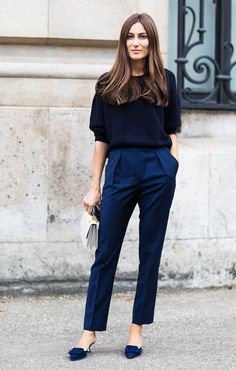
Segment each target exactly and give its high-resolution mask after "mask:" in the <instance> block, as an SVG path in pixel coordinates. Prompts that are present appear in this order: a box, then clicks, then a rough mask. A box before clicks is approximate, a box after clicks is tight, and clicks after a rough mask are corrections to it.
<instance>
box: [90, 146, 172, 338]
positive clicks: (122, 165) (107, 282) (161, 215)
mask: <svg viewBox="0 0 236 370" xmlns="http://www.w3.org/2000/svg"><path fill="white" fill-rule="evenodd" d="M178 167H179V163H178V161H177V160H176V158H175V157H174V156H173V155H172V154H171V153H170V151H169V148H168V147H161V148H147V147H140V148H137V147H123V148H114V149H113V150H111V151H110V153H109V158H108V161H107V163H106V166H105V174H104V175H105V179H104V185H103V188H102V194H101V204H100V209H101V216H100V224H99V229H98V246H97V248H96V250H95V260H94V263H93V264H92V267H91V271H90V278H89V285H88V290H87V299H86V305H85V312H84V329H86V330H94V331H96V330H97V331H98V330H99V331H104V330H106V328H107V319H108V312H109V306H110V301H111V296H112V289H113V282H114V278H115V272H116V267H117V263H118V259H119V255H120V251H121V246H122V242H123V239H124V236H125V232H126V229H127V226H128V222H129V219H130V217H131V215H132V212H133V210H134V208H135V206H136V204H137V203H138V206H139V266H138V279H137V285H136V293H135V298H134V304H133V313H132V322H133V323H135V324H150V323H152V322H153V320H154V308H155V301H156V294H157V285H158V270H159V265H160V259H161V253H162V249H163V243H164V238H165V233H166V227H167V222H168V217H169V212H170V207H171V204H172V200H173V196H174V191H175V186H176V173H177V170H178Z"/></svg>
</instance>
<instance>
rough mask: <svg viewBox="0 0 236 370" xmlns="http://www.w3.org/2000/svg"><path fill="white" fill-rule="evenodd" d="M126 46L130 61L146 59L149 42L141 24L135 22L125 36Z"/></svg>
mask: <svg viewBox="0 0 236 370" xmlns="http://www.w3.org/2000/svg"><path fill="white" fill-rule="evenodd" d="M126 46H127V49H128V55H129V57H130V58H131V59H133V60H140V59H143V58H146V56H147V55H148V53H149V40H148V37H147V33H146V31H145V28H144V27H143V25H142V23H140V22H137V23H134V24H133V25H132V27H131V28H130V30H129V33H128V35H127V40H126Z"/></svg>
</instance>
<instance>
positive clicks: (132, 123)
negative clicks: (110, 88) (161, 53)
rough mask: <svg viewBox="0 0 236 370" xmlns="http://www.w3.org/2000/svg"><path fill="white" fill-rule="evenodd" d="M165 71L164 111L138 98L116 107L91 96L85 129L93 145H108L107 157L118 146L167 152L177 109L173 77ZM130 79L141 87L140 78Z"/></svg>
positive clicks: (178, 120) (178, 124)
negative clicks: (97, 143) (87, 126)
mask: <svg viewBox="0 0 236 370" xmlns="http://www.w3.org/2000/svg"><path fill="white" fill-rule="evenodd" d="M165 71H166V76H167V81H168V91H169V94H170V95H169V104H168V106H167V107H160V106H156V105H155V103H149V102H145V101H144V100H143V99H142V98H138V99H137V100H135V101H132V102H130V103H128V104H124V105H120V106H118V105H113V104H109V103H108V102H105V101H104V100H103V99H102V97H101V95H98V94H96V93H95V95H94V97H93V101H92V108H91V114H90V123H89V128H90V129H91V130H92V131H93V132H94V136H95V141H96V140H99V141H103V142H106V143H108V144H109V146H108V150H107V157H108V156H109V152H110V150H111V149H112V148H115V147H122V146H136V147H155V148H158V147H162V146H167V147H169V148H171V146H172V140H171V138H170V136H169V134H172V133H176V132H179V131H180V127H181V106H180V99H179V94H178V91H177V88H176V79H175V75H174V73H173V72H171V71H170V70H168V69H166V68H165ZM131 78H138V80H139V82H140V84H141V87H142V86H143V85H142V84H143V76H132V77H131Z"/></svg>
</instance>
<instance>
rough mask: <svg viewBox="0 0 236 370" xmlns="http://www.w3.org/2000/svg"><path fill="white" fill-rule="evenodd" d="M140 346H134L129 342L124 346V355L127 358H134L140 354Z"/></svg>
mask: <svg viewBox="0 0 236 370" xmlns="http://www.w3.org/2000/svg"><path fill="white" fill-rule="evenodd" d="M141 353H142V347H138V346H134V345H131V344H127V345H126V347H125V355H126V357H127V358H134V357H136V356H139V355H141Z"/></svg>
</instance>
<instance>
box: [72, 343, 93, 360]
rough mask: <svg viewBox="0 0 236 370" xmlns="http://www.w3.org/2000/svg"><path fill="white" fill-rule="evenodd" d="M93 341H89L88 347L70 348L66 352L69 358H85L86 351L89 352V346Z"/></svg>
mask: <svg viewBox="0 0 236 370" xmlns="http://www.w3.org/2000/svg"><path fill="white" fill-rule="evenodd" d="M94 343H95V342H93V343H91V344H90V345H89V346H88V348H82V347H74V348H72V349H71V350H70V351H69V352H68V354H69V355H70V360H71V361H77V360H81V359H82V358H85V357H86V356H87V353H88V352H91V350H90V347H91V346H92V345H93V344H94Z"/></svg>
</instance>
